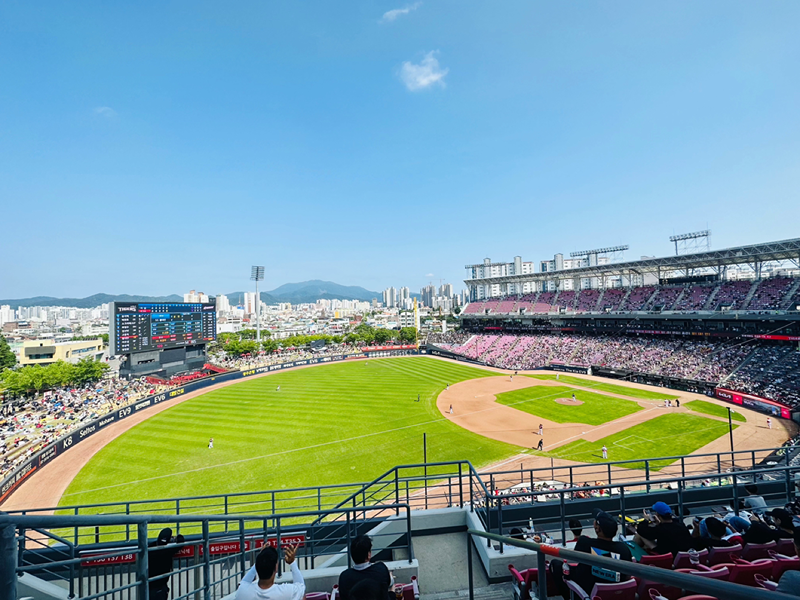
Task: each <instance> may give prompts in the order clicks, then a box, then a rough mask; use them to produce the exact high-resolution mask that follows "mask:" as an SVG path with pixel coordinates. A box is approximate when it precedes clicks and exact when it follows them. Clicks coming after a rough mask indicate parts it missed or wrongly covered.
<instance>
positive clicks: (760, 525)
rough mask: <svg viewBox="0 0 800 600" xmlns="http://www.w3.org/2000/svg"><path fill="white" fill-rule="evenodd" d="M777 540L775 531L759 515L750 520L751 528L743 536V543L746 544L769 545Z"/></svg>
mask: <svg viewBox="0 0 800 600" xmlns="http://www.w3.org/2000/svg"><path fill="white" fill-rule="evenodd" d="M776 539H777V535H776V532H775V530H774V529H773V528H772V527H770V526H769V525H767V524H766V523H764V522H763V521H761V520H760V519H759V518H758V516H757V515H753V518H752V519H751V520H750V527H748V528H747V531H746V532H745V533H744V535H742V541H743V542H744V543H745V544H768V543H769V542H774V541H775V540H776Z"/></svg>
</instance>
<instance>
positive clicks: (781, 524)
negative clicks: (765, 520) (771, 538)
mask: <svg viewBox="0 0 800 600" xmlns="http://www.w3.org/2000/svg"><path fill="white" fill-rule="evenodd" d="M767 516H768V517H772V522H773V523H774V524H775V537H776V541H777V540H778V539H789V540H791V539H794V529H795V528H794V518H793V517H792V513H790V512H789V511H788V510H786V509H785V508H775V509H773V510H771V511H770V512H768V513H767Z"/></svg>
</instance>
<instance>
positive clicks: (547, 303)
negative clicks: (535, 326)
mask: <svg viewBox="0 0 800 600" xmlns="http://www.w3.org/2000/svg"><path fill="white" fill-rule="evenodd" d="M555 298H556V293H555V292H542V293H541V294H539V296H538V298H537V299H536V302H535V303H534V305H533V312H535V313H549V312H551V311H553V310H555V308H554V307H553V301H554V300H555Z"/></svg>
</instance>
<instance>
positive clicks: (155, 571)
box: [147, 527, 183, 600]
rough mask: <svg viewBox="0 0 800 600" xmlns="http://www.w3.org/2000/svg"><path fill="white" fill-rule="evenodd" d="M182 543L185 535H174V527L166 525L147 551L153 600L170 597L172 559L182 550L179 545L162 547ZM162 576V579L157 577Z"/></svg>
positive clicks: (162, 599) (165, 599)
mask: <svg viewBox="0 0 800 600" xmlns="http://www.w3.org/2000/svg"><path fill="white" fill-rule="evenodd" d="M170 543H172V544H174V543H178V544H182V543H183V536H182V535H178V537H172V529H170V528H169V527H166V528H165V529H162V530H161V531H160V532H159V534H158V538H157V539H156V541H155V542H154V543H152V544H151V545H150V547H151V548H152V549H151V550H148V551H147V565H148V566H147V577H148V579H149V581H148V587H149V588H150V598H152V600H167V598H169V576H168V575H167V574H168V573H170V572H171V571H172V560H173V558H175V554H176V553H177V552H178V550H180V548H178V547H177V546H173V547H172V548H161V546H166V545H167V544H170ZM163 575H166V577H161V576H163ZM156 577H161V579H155V578H156Z"/></svg>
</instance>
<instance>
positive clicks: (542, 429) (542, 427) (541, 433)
mask: <svg viewBox="0 0 800 600" xmlns="http://www.w3.org/2000/svg"><path fill="white" fill-rule="evenodd" d="M543 435H544V425H543V424H541V423H539V436H540V437H541V436H543Z"/></svg>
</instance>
